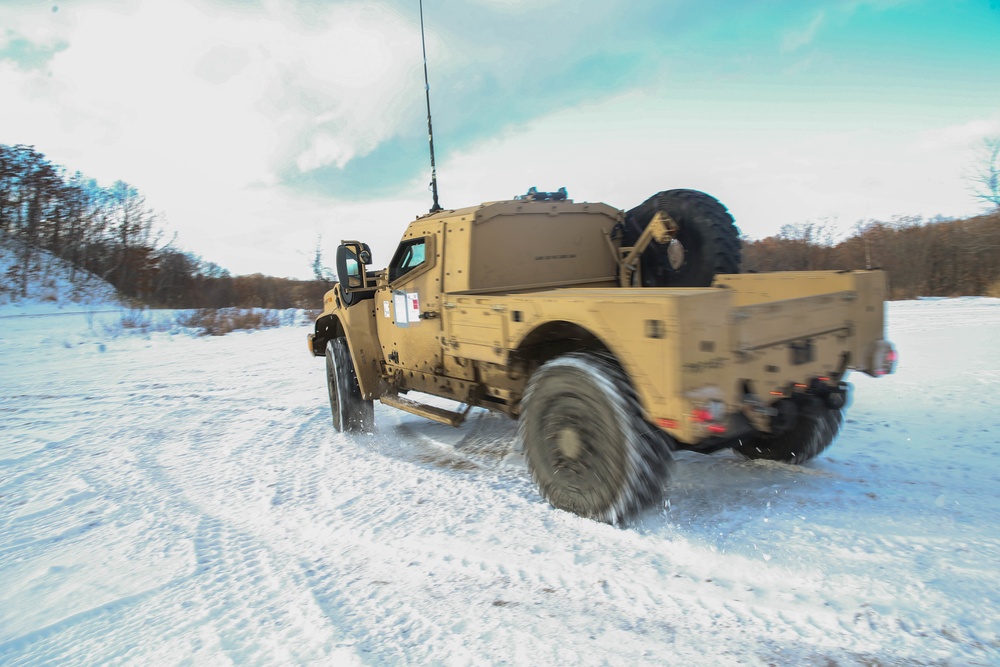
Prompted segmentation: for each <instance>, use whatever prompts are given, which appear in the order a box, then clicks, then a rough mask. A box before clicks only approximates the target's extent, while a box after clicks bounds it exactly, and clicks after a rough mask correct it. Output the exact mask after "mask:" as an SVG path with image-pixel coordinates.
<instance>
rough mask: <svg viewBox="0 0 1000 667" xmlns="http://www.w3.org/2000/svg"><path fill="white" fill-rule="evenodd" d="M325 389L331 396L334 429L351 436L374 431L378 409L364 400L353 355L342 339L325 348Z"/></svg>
mask: <svg viewBox="0 0 1000 667" xmlns="http://www.w3.org/2000/svg"><path fill="white" fill-rule="evenodd" d="M326 388H327V390H328V391H329V393H330V411H331V412H332V413H333V428H334V429H336V430H337V431H338V432H343V431H347V432H349V433H370V432H372V431H373V430H375V405H374V403H373V402H372V401H366V400H365V399H364V398H362V397H361V387H360V386H359V385H358V376H357V373H356V372H355V370H354V363H353V362H352V361H351V352H350V350H349V349H348V347H347V341H346V340H344V339H343V338H334V339H333V340H331V341H329V342H328V343H327V344H326Z"/></svg>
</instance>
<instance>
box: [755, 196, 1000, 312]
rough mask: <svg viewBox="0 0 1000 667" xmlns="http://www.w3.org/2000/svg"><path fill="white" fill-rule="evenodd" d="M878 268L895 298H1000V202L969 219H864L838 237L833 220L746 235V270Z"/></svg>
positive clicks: (892, 296)
mask: <svg viewBox="0 0 1000 667" xmlns="http://www.w3.org/2000/svg"><path fill="white" fill-rule="evenodd" d="M865 268H880V269H884V270H886V271H888V273H889V290H890V295H891V298H892V299H912V298H915V297H917V296H945V297H948V296H976V295H978V296H995V297H1000V208H997V209H996V210H994V211H993V212H992V213H987V214H984V215H980V216H976V217H973V218H968V219H964V220H943V219H932V220H924V219H923V218H920V217H898V218H895V219H893V220H891V221H889V222H882V221H874V220H873V221H866V222H863V223H859V224H858V225H856V226H855V229H854V231H853V233H852V234H851V235H850V236H849V237H847V238H846V239H843V240H841V241H839V242H834V240H833V232H832V225H831V224H830V223H829V221H821V222H810V223H803V224H798V225H786V226H784V227H783V228H782V229H781V232H780V233H778V234H777V235H775V236H770V237H768V238H765V239H761V240H759V241H754V240H750V239H746V238H744V239H743V270H744V271H758V272H764V271H820V270H829V269H837V270H839V269H865Z"/></svg>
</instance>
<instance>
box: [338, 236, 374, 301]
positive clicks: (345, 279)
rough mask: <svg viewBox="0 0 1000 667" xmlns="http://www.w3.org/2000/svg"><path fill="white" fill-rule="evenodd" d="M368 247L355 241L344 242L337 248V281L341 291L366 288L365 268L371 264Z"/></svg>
mask: <svg viewBox="0 0 1000 667" xmlns="http://www.w3.org/2000/svg"><path fill="white" fill-rule="evenodd" d="M371 259H372V257H371V251H370V250H369V249H368V246H367V245H365V244H363V243H358V242H357V241H345V242H343V243H342V244H340V246H338V247H337V279H338V280H340V285H341V289H346V290H348V291H349V290H355V289H365V288H366V287H368V281H367V276H366V275H365V266H366V265H367V264H370V263H371Z"/></svg>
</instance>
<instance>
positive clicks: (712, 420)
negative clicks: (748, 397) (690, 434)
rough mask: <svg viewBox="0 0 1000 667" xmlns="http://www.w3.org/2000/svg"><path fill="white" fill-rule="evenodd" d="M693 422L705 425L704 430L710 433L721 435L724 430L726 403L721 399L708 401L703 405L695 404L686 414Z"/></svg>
mask: <svg viewBox="0 0 1000 667" xmlns="http://www.w3.org/2000/svg"><path fill="white" fill-rule="evenodd" d="M688 419H690V420H691V421H692V422H694V423H695V424H700V425H701V426H704V427H705V430H706V431H708V432H709V433H711V434H712V435H721V434H723V433H725V432H726V424H725V419H726V404H725V403H723V402H722V401H717V400H713V401H708V402H707V403H705V404H704V405H698V406H695V407H694V409H692V410H691V412H690V413H689V414H688Z"/></svg>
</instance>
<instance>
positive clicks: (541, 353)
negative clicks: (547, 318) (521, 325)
mask: <svg viewBox="0 0 1000 667" xmlns="http://www.w3.org/2000/svg"><path fill="white" fill-rule="evenodd" d="M584 350H589V351H593V352H610V350H609V349H608V346H607V345H605V344H604V342H603V341H602V340H601V339H600V338H598V337H597V336H596V335H594V334H593V333H591V332H590V331H588V330H587V329H584V328H583V327H581V326H580V325H579V324H574V323H573V322H566V321H562V320H559V321H555V322H546V323H545V324H543V325H541V326H540V327H538V328H537V329H535V330H534V331H532V332H531V333H529V334H528V335H527V336H525V338H524V340H522V341H521V344H520V345H518V347H517V350H515V351H514V353H513V354H512V355H511V361H513V362H521V363H523V364H524V365H525V366H526V367H527V370H528V371H529V373H530V372H531V371H533V370H534V369H535V368H538V367H539V366H541V365H542V364H544V363H545V362H546V361H548V360H549V359H554V358H555V357H558V356H561V355H563V354H568V353H570V352H581V351H584Z"/></svg>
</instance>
